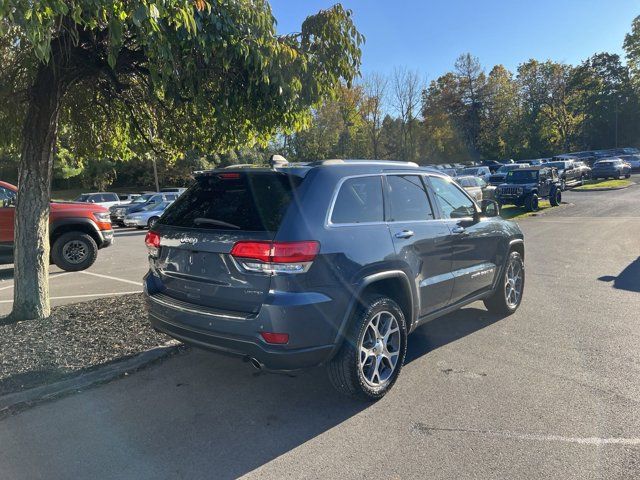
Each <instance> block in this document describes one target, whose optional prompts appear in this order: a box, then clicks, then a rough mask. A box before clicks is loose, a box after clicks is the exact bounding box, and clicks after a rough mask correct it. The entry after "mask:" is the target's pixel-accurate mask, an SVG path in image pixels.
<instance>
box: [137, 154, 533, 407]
mask: <svg viewBox="0 0 640 480" xmlns="http://www.w3.org/2000/svg"><path fill="white" fill-rule="evenodd" d="M146 244H147V247H148V250H149V261H150V271H149V273H148V274H147V275H146V276H145V280H144V286H145V293H146V304H147V307H148V312H149V319H150V322H151V324H152V326H153V327H154V328H156V329H157V330H160V331H162V332H165V333H167V334H169V335H170V336H172V337H174V338H177V339H179V340H182V341H184V342H186V343H189V344H192V345H195V346H198V347H203V348H207V349H211V350H214V351H218V352H224V353H229V354H235V355H240V356H242V357H244V358H245V359H246V360H249V361H251V363H252V364H253V365H254V366H255V367H257V368H265V369H269V370H285V371H286V370H297V369H301V368H306V367H313V366H316V365H326V366H327V370H328V373H329V377H330V379H331V381H332V383H333V384H334V386H335V387H336V388H337V389H338V390H339V391H341V392H343V393H346V394H348V395H352V396H358V397H361V398H366V399H378V398H380V397H382V396H383V395H384V394H385V393H386V392H387V391H388V390H389V389H390V388H391V387H392V386H393V384H394V383H395V381H396V379H397V378H398V375H399V373H400V370H401V368H402V364H403V362H404V358H405V353H406V348H407V336H408V334H409V333H411V332H412V331H413V330H415V329H416V328H417V327H418V326H419V325H421V324H423V323H425V322H427V321H429V320H431V319H434V318H436V317H439V316H442V315H444V314H446V313H449V312H452V311H454V310H456V309H459V308H460V307H462V306H464V305H467V304H469V303H471V302H475V301H477V300H483V301H484V304H485V305H486V307H487V308H488V309H489V310H490V311H492V312H496V313H499V314H503V315H508V314H511V313H513V312H514V311H515V310H516V309H517V308H518V306H519V305H520V302H521V300H522V294H523V289H524V242H523V235H522V233H521V231H520V229H519V228H518V226H517V225H516V224H515V223H513V222H509V221H505V220H503V219H501V218H500V217H499V216H498V206H497V204H496V203H495V202H493V201H491V200H488V201H483V202H482V203H481V204H480V205H478V204H476V203H475V202H474V201H473V200H472V199H471V198H470V197H469V195H468V194H467V193H465V191H464V190H463V189H462V188H460V187H459V186H458V185H457V184H456V183H455V182H454V181H453V180H451V178H449V177H447V176H445V175H442V174H441V173H438V171H436V170H430V169H426V168H420V167H418V166H417V165H415V164H411V163H401V162H382V161H342V160H330V161H323V162H312V163H308V164H284V165H279V166H274V167H272V168H237V169H229V168H226V169H224V170H212V171H207V172H200V173H199V174H198V175H197V176H196V179H195V182H194V184H193V186H191V187H190V188H189V189H188V190H187V191H186V192H185V193H184V194H183V195H182V196H181V197H180V198H178V200H176V202H175V203H174V204H173V205H171V206H170V207H169V208H168V209H167V210H166V211H165V213H164V214H163V215H162V217H161V218H160V220H159V221H158V222H157V223H156V224H155V226H154V228H153V230H152V231H150V232H149V233H148V234H147V237H146Z"/></svg>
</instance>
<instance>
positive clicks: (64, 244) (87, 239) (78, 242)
mask: <svg viewBox="0 0 640 480" xmlns="http://www.w3.org/2000/svg"><path fill="white" fill-rule="evenodd" d="M97 257H98V245H96V241H95V240H94V239H93V238H91V235H88V234H86V233H82V232H67V233H63V234H62V235H60V237H58V238H57V239H56V241H55V242H53V245H52V247H51V259H52V260H53V263H55V264H56V265H57V266H58V267H60V268H61V269H62V270H65V271H67V272H77V271H80V270H86V269H87V268H89V267H90V266H91V265H93V263H94V262H95V261H96V258H97Z"/></svg>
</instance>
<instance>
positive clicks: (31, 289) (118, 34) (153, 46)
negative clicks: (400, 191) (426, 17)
mask: <svg viewBox="0 0 640 480" xmlns="http://www.w3.org/2000/svg"><path fill="white" fill-rule="evenodd" d="M275 23H276V21H275V19H274V17H273V15H272V12H271V8H270V6H269V3H268V2H267V1H266V0H153V1H147V0H131V1H122V0H42V1H38V2H33V1H30V0H0V33H1V35H0V38H1V40H0V59H1V60H2V67H3V68H2V70H1V71H0V119H1V120H3V121H5V122H6V124H7V125H9V127H8V128H7V130H6V131H4V132H2V134H0V135H1V136H0V154H6V153H7V152H18V151H19V152H20V169H19V178H18V183H19V187H20V191H19V193H18V199H17V205H16V241H15V249H14V251H15V272H16V275H15V276H16V287H15V289H14V292H15V293H14V316H18V317H20V318H36V317H46V316H47V315H48V313H49V304H48V279H47V270H48V257H49V245H48V211H49V197H50V185H51V175H52V171H53V158H54V152H55V151H56V150H57V151H58V153H59V155H58V157H59V158H60V159H65V158H66V159H68V156H66V157H65V154H64V152H65V151H69V150H71V151H72V152H73V155H74V157H75V158H74V159H73V161H71V163H69V162H67V165H66V166H61V168H62V170H64V169H65V168H66V169H69V168H71V169H73V168H74V162H75V167H77V165H78V164H79V163H80V162H84V161H89V162H91V163H93V162H92V160H95V159H99V160H103V159H105V158H108V159H109V158H110V159H112V160H116V159H117V160H122V159H126V158H131V157H134V156H137V157H140V156H141V155H144V154H148V153H149V152H153V154H154V155H156V156H157V157H160V156H162V157H164V158H167V157H169V158H170V157H178V156H180V155H182V154H183V153H184V152H185V151H187V150H191V149H195V148H197V149H199V150H200V151H201V152H207V153H210V152H214V153H220V152H225V151H228V150H230V149H232V148H234V147H241V146H247V145H253V144H256V143H261V144H266V143H267V141H268V140H269V139H270V138H272V137H273V136H274V135H276V134H277V133H280V132H284V133H291V132H293V131H295V130H297V129H299V128H301V127H303V126H305V125H307V124H308V123H309V120H310V110H311V109H312V108H313V107H316V106H318V105H319V104H320V103H321V102H322V100H324V99H325V98H327V97H329V96H331V95H332V94H333V91H334V89H335V88H336V87H337V86H338V85H339V83H340V82H341V81H342V82H345V83H346V84H347V85H349V84H351V82H352V81H353V79H354V78H355V77H356V76H357V75H358V72H359V67H360V56H361V52H360V44H361V43H362V42H363V37H362V35H361V34H360V33H359V32H358V31H357V29H356V27H355V25H354V23H353V21H352V18H351V12H350V11H349V10H346V9H344V8H343V7H342V6H341V5H339V4H337V5H335V6H333V7H331V8H328V9H326V10H322V11H320V12H318V13H317V14H316V15H312V16H310V17H308V18H307V19H306V20H305V21H304V22H303V23H302V25H301V29H300V32H297V33H294V34H289V35H278V34H277V32H276V29H275ZM93 166H94V167H95V166H96V165H95V164H94V165H93ZM67 171H69V170H67ZM34 226H35V228H34ZM34 258H36V259H38V260H37V262H35V263H34V262H33V259H34Z"/></svg>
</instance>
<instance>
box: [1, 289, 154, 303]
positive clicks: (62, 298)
mask: <svg viewBox="0 0 640 480" xmlns="http://www.w3.org/2000/svg"><path fill="white" fill-rule="evenodd" d="M134 293H142V290H136V291H134V292H113V293H87V294H85V295H66V296H64V297H50V298H49V300H69V299H74V298H90V297H110V296H112V295H131V294H134ZM0 303H13V300H0Z"/></svg>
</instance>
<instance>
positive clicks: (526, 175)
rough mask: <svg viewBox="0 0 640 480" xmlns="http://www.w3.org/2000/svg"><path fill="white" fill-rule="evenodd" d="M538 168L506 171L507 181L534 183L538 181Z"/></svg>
mask: <svg viewBox="0 0 640 480" xmlns="http://www.w3.org/2000/svg"><path fill="white" fill-rule="evenodd" d="M538 173H539V172H538V170H513V171H511V172H509V173H507V178H506V182H507V183H535V182H537V181H538Z"/></svg>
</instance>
